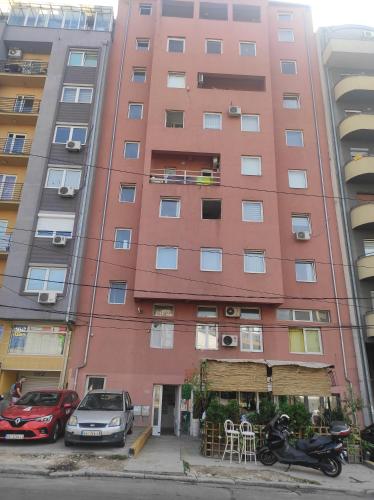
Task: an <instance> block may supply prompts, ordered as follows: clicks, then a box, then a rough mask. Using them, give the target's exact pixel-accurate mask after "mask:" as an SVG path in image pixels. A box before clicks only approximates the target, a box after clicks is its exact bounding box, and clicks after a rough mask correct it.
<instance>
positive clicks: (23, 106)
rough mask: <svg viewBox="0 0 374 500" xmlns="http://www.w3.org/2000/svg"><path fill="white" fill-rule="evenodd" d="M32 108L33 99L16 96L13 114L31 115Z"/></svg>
mask: <svg viewBox="0 0 374 500" xmlns="http://www.w3.org/2000/svg"><path fill="white" fill-rule="evenodd" d="M33 106H34V97H33V96H25V95H18V96H17V97H16V100H15V102H14V108H13V110H14V112H15V113H32V109H33Z"/></svg>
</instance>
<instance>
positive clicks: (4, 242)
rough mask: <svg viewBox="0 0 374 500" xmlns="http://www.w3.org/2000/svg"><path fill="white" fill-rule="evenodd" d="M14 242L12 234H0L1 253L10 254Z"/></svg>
mask: <svg viewBox="0 0 374 500" xmlns="http://www.w3.org/2000/svg"><path fill="white" fill-rule="evenodd" d="M11 242H12V233H3V234H1V233H0V252H1V253H8V252H9V250H10V245H11Z"/></svg>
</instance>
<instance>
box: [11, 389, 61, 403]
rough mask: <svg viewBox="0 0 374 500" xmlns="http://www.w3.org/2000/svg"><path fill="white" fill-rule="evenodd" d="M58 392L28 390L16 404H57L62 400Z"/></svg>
mask: <svg viewBox="0 0 374 500" xmlns="http://www.w3.org/2000/svg"><path fill="white" fill-rule="evenodd" d="M60 398H61V394H60V393H58V392H36V391H33V392H28V393H26V394H25V395H24V396H22V397H21V398H20V399H19V400H18V401H17V402H16V403H15V404H16V405H18V406H56V405H57V404H58V402H59V401H60Z"/></svg>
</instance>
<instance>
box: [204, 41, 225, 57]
mask: <svg viewBox="0 0 374 500" xmlns="http://www.w3.org/2000/svg"><path fill="white" fill-rule="evenodd" d="M205 52H206V54H222V40H205Z"/></svg>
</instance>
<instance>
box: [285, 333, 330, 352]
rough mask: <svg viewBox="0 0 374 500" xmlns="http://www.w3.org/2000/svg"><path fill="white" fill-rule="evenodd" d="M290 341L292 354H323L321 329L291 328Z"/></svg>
mask: <svg viewBox="0 0 374 500" xmlns="http://www.w3.org/2000/svg"><path fill="white" fill-rule="evenodd" d="M288 341H289V349H290V352H293V353H295V354H304V353H305V354H323V352H322V340H321V330H320V329H319V328H290V329H289V330H288Z"/></svg>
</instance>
